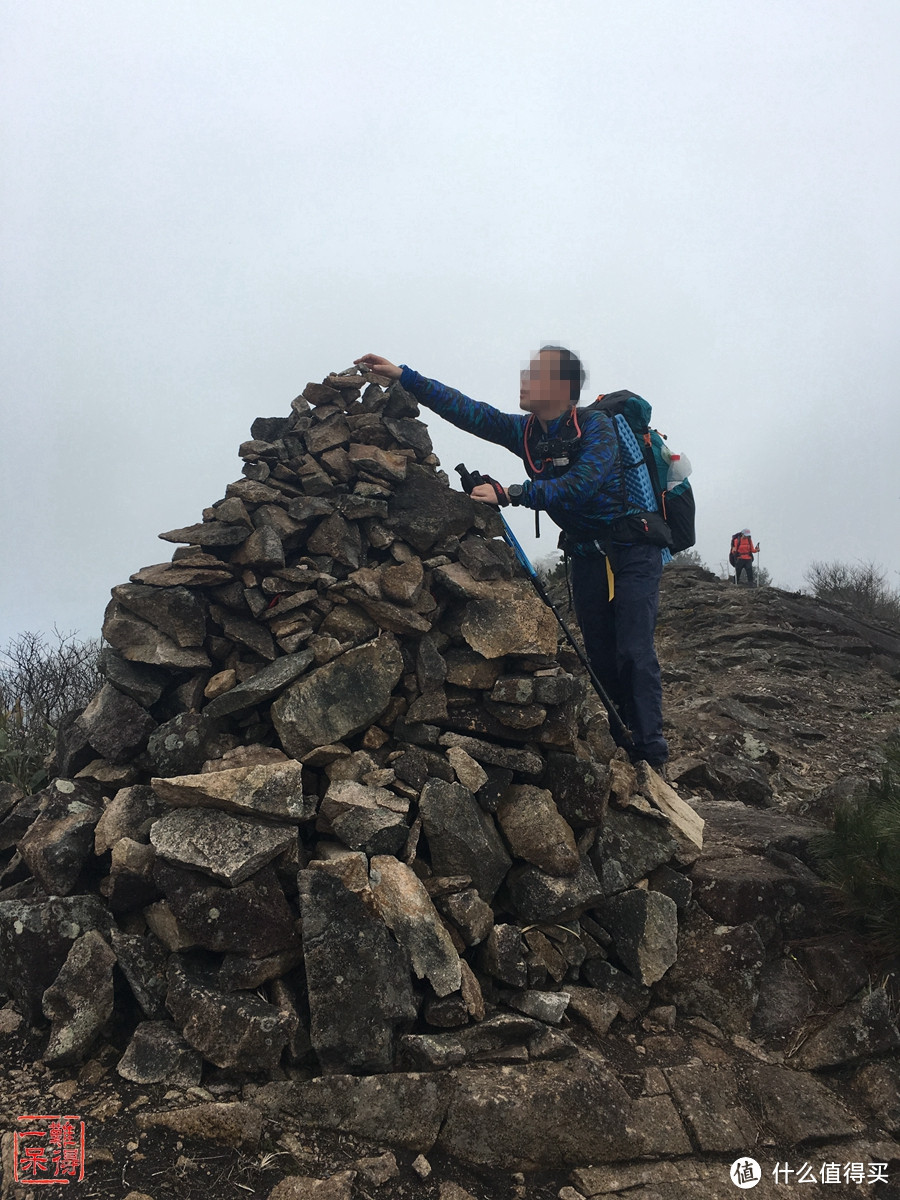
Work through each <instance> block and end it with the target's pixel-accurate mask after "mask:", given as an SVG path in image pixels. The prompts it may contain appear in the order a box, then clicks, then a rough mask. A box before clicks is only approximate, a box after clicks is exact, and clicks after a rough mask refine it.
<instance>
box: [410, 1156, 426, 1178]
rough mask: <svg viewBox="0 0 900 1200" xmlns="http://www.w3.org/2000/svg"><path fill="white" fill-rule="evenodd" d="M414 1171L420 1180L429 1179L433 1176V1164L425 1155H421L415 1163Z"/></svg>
mask: <svg viewBox="0 0 900 1200" xmlns="http://www.w3.org/2000/svg"><path fill="white" fill-rule="evenodd" d="M412 1169H413V1170H414V1171H415V1173H416V1174H417V1175H418V1177H419V1178H420V1179H427V1178H428V1176H429V1175H430V1174H431V1163H430V1162H429V1161H428V1159H427V1158H426V1157H425V1155H424V1154H420V1155H419V1157H418V1158H417V1159H415V1160H414V1161H413V1165H412Z"/></svg>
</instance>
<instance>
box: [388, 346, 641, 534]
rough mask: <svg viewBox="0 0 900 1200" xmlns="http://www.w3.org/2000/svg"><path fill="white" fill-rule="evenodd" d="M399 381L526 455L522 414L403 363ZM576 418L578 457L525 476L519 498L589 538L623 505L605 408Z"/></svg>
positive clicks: (558, 424) (554, 428) (558, 423)
mask: <svg viewBox="0 0 900 1200" xmlns="http://www.w3.org/2000/svg"><path fill="white" fill-rule="evenodd" d="M400 384H401V386H402V387H403V388H404V389H405V390H406V391H407V392H409V393H410V395H412V396H414V397H415V399H416V400H417V401H418V402H419V403H420V404H423V405H425V407H426V408H430V409H431V410H432V411H433V412H436V413H438V415H439V416H442V417H444V418H445V420H447V421H449V422H450V423H451V424H452V425H456V426H457V427H458V428H459V429H464V430H466V432H467V433H474V434H475V435H476V437H480V438H484V440H485V441H488V442H495V443H496V444H497V445H499V446H504V447H505V448H506V449H507V450H510V451H512V453H513V454H515V455H518V457H519V458H521V459H522V460H523V461H525V459H526V456H525V426H526V424H527V422H528V417H527V416H526V415H525V414H518V413H505V412H501V411H500V410H499V409H497V408H493V407H492V406H491V405H490V404H483V403H481V402H480V401H478V400H471V399H470V398H469V397H468V396H464V395H463V394H462V392H458V391H456V390H455V389H454V388H449V387H446V386H445V385H444V384H443V383H438V382H437V380H436V379H426V378H425V377H424V376H423V375H419V374H418V372H417V371H413V370H412V369H411V368H410V367H407V366H403V375H402V376H401V378H400ZM567 419H568V414H563V415H562V416H560V417H558V418H557V419H556V420H555V421H554V422H552V423H551V424H550V426H549V427H548V430H547V435H548V436H549V437H553V436H554V434H556V433H557V432H559V431H560V430H561V429H562V427H563V425H564V424H565V422H566V420H567ZM579 423H580V426H581V438H580V440H579V446H578V451H579V452H578V456H577V458H576V460H575V461H574V462H573V463H572V465H571V467H570V468H569V469H568V470H567V471H566V472H565V474H563V475H560V476H559V477H557V478H555V479H541V478H532V479H528V480H526V481H525V482H523V484H522V504H523V505H524V506H525V507H527V508H533V509H539V510H540V511H542V512H546V513H547V515H548V516H549V517H550V519H551V520H552V521H554V522H555V523H556V524H557V525H558V526H559V527H560V529H562V530H563V531H564V532H565V533H566V534H568V535H569V537H570V538H573V539H574V540H576V541H592V540H593V539H594V538H599V537H602V536H603V532H604V526H605V525H606V523H607V522H609V521H611V520H614V519H615V518H616V517H619V516H621V515H622V514H623V512H624V511H625V508H624V507H623V503H622V473H621V461H620V451H619V440H618V437H617V436H616V430H615V427H614V425H613V422H612V418H610V417H609V416H608V415H607V414H606V413H604V412H600V411H598V410H596V409H594V410H593V411H591V412H579ZM635 446H636V447H637V443H636V442H635ZM637 452H638V455H640V451H639V450H638V451H637ZM651 496H652V493H651Z"/></svg>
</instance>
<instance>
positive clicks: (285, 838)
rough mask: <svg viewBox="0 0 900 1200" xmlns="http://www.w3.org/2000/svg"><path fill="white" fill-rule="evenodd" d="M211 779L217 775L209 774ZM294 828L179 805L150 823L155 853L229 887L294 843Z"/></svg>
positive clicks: (246, 877)
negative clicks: (179, 806) (180, 807)
mask: <svg viewBox="0 0 900 1200" xmlns="http://www.w3.org/2000/svg"><path fill="white" fill-rule="evenodd" d="M211 778H215V776H211ZM295 837H296V833H295V832H294V830H293V829H291V828H288V827H285V828H278V827H275V826H272V825H264V824H262V823H261V822H259V821H249V820H246V819H239V818H237V817H232V816H229V815H228V814H227V813H223V812H217V811H216V810H214V809H206V808H183V809H176V810H175V811H173V812H170V813H167V814H166V815H165V816H164V817H160V819H159V820H158V821H156V822H154V824H153V826H152V827H151V829H150V841H151V843H152V845H153V846H154V847H155V849H156V852H157V854H159V855H161V856H162V857H163V858H165V859H168V860H169V861H170V862H173V863H177V864H178V865H180V866H183V867H188V868H193V869H194V870H197V871H202V872H203V873H204V874H205V875H211V876H212V878H213V879H218V880H220V881H221V882H222V883H227V884H229V885H231V886H234V885H235V884H238V883H242V882H243V881H244V880H245V879H249V878H250V876H251V875H254V874H255V873H256V872H257V871H258V870H260V868H261V867H264V866H265V865H266V863H268V862H271V861H272V859H273V858H275V857H276V856H277V855H278V854H280V853H281V852H282V850H286V849H287V848H288V847H289V846H290V845H292V843H293V841H294V838H295Z"/></svg>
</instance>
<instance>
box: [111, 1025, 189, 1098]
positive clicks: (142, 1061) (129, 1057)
mask: <svg viewBox="0 0 900 1200" xmlns="http://www.w3.org/2000/svg"><path fill="white" fill-rule="evenodd" d="M202 1069H203V1059H202V1057H201V1056H200V1055H199V1054H198V1053H197V1051H196V1050H194V1049H193V1047H191V1046H189V1045H188V1043H187V1042H186V1041H185V1040H184V1038H183V1037H182V1035H181V1033H180V1032H179V1030H178V1029H177V1028H176V1027H175V1026H174V1025H173V1024H172V1022H171V1021H142V1022H141V1023H140V1025H138V1027H137V1029H135V1031H134V1033H133V1034H132V1037H131V1041H130V1042H129V1043H128V1048H127V1049H126V1051H125V1053H124V1054H123V1055H122V1057H121V1058H120V1059H119V1062H118V1065H117V1066H116V1070H117V1071H118V1072H119V1074H120V1075H121V1076H122V1078H123V1079H130V1080H131V1082H132V1083H165V1084H166V1085H167V1086H168V1087H170V1088H172V1087H178V1088H189V1087H197V1086H198V1085H199V1083H200V1075H201V1072H202Z"/></svg>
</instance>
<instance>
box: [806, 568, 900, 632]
mask: <svg viewBox="0 0 900 1200" xmlns="http://www.w3.org/2000/svg"><path fill="white" fill-rule="evenodd" d="M804 579H805V581H806V583H807V585H808V586H809V590H810V592H811V593H812V595H813V596H815V597H816V599H817V600H826V601H827V600H831V601H836V602H837V603H840V604H849V605H850V606H851V607H852V608H853V609H854V610H855V611H856V612H857V613H858V614H859V615H860V616H864V617H871V618H874V619H875V620H877V621H884V622H885V624H887V625H892V626H894V627H895V628H900V592H898V591H897V590H896V589H894V588H891V586H890V585H889V583H888V579H887V575H886V574H885V572H884V571H883V570H882V568H881V567H879V566H876V565H875V563H871V562H870V563H856V564H855V565H851V564H849V563H842V562H832V563H822V562H814V563H812V564H811V566H810V567H809V569H808V570H807V572H806V574H805V575H804Z"/></svg>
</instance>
